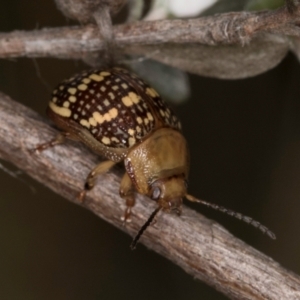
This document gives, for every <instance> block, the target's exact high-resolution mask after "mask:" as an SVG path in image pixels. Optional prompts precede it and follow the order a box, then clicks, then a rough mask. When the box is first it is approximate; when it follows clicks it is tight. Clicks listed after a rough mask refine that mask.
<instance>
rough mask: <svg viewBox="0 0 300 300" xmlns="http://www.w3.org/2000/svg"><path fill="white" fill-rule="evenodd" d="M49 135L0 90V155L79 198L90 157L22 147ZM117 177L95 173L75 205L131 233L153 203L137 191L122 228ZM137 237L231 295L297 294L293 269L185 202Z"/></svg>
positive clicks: (81, 151) (64, 149)
mask: <svg viewBox="0 0 300 300" xmlns="http://www.w3.org/2000/svg"><path fill="white" fill-rule="evenodd" d="M56 134H57V132H56V131H55V130H54V129H53V128H52V127H50V126H49V125H48V124H47V123H46V122H45V121H44V120H43V119H42V118H41V117H40V116H39V115H37V114H36V113H35V112H33V111H32V110H30V109H28V108H26V107H24V106H22V105H21V104H18V103H16V102H14V101H13V100H11V99H10V98H9V97H8V96H6V95H4V94H0V157H1V158H3V159H5V160H8V161H10V162H12V163H14V164H15V165H16V166H18V167H19V168H20V169H22V170H24V171H26V172H27V173H28V174H29V175H30V176H32V177H33V178H35V179H36V180H38V181H39V182H41V183H42V184H44V185H46V186H48V187H49V188H51V189H52V190H54V191H55V192H57V193H58V194H60V195H62V196H64V197H65V198H67V199H68V200H70V201H72V202H75V203H77V204H79V203H78V201H77V200H76V195H77V194H78V191H80V190H81V188H82V186H83V182H84V179H85V176H86V175H87V174H88V172H89V171H90V169H91V168H92V167H93V166H94V165H95V163H96V162H97V160H98V158H97V157H96V156H95V155H94V154H92V153H91V152H90V151H89V150H88V149H86V148H84V147H83V146H81V147H78V146H77V147H75V146H74V145H73V144H72V143H71V142H69V143H66V144H65V145H60V146H56V147H54V148H52V149H48V150H46V151H44V152H43V153H42V154H40V155H36V154H32V153H31V151H30V149H33V148H34V147H35V146H36V145H37V144H39V143H43V142H45V141H49V140H50V139H51V138H53V137H54V136H55V135H56ZM77 145H78V144H77ZM119 182H120V170H118V169H116V170H114V171H113V172H110V173H108V174H106V175H103V176H101V177H100V178H99V180H98V184H97V185H96V187H95V188H94V189H93V190H92V191H91V192H90V193H89V195H88V197H87V199H86V201H85V202H84V204H83V206H84V207H86V208H87V209H89V210H91V211H92V212H94V213H95V214H96V215H98V216H99V217H101V218H103V219H105V220H107V221H108V222H110V223H112V224H113V225H114V226H116V227H118V228H120V229H122V230H124V231H126V232H128V233H129V234H130V235H132V236H133V235H135V234H136V233H137V231H138V230H139V229H140V227H141V226H142V224H143V223H144V222H145V221H146V219H147V218H148V216H149V215H150V214H151V212H152V211H153V209H154V203H152V202H150V201H149V200H148V199H147V198H144V197H141V196H139V197H138V199H137V200H138V201H137V205H136V206H135V207H134V213H133V217H132V223H130V224H129V225H128V226H127V227H126V228H124V227H122V224H121V221H120V216H121V215H122V213H123V210H124V203H123V201H122V200H121V199H120V197H119V195H118V186H119ZM141 243H144V244H145V245H146V246H147V247H149V248H150V249H153V250H154V251H156V252H158V253H160V254H161V255H163V256H165V257H166V258H168V259H170V260H171V261H173V262H174V263H175V264H177V265H179V266H180V267H181V268H183V269H184V270H185V271H186V272H187V273H189V274H190V275H192V276H193V277H195V278H197V279H200V280H203V281H204V282H206V283H207V284H209V285H211V286H213V287H215V288H216V289H217V290H219V291H221V292H223V293H224V294H225V295H227V296H228V297H230V298H231V299H239V300H240V299H274V300H278V299H289V300H293V299H295V300H296V299H300V278H299V277H298V276H297V275H295V274H293V273H292V272H290V271H287V270H285V269H284V268H282V267H281V266H280V265H279V264H278V263H276V262H275V261H273V260H272V259H271V258H269V257H267V256H265V255H264V254H262V253H260V252H258V251H257V250H255V249H253V248H252V247H250V246H248V245H246V244H245V243H244V242H242V241H240V240H238V239H237V238H235V237H233V236H232V235H231V234H230V233H229V232H227V231H226V230H225V229H224V228H223V227H221V226H220V225H219V224H217V223H216V222H214V221H211V220H208V219H206V218H205V217H203V216H202V215H200V214H197V213H195V212H194V211H192V210H190V209H188V208H186V207H184V213H183V216H181V217H178V216H173V215H168V214H165V213H161V214H160V215H159V217H158V220H157V222H156V223H155V225H153V226H150V227H149V228H148V229H147V230H146V232H145V234H144V236H143V237H142V239H141ZM137 251H138V250H137Z"/></svg>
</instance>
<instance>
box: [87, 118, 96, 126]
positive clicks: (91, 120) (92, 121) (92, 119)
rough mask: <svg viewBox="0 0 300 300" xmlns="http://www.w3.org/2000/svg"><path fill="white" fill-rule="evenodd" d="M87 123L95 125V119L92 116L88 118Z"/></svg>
mask: <svg viewBox="0 0 300 300" xmlns="http://www.w3.org/2000/svg"><path fill="white" fill-rule="evenodd" d="M89 123H90V124H91V125H92V126H97V121H96V120H95V119H94V118H89Z"/></svg>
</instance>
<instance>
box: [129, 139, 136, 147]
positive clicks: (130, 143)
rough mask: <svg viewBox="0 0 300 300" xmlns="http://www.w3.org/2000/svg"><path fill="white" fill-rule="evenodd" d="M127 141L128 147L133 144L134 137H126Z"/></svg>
mask: <svg viewBox="0 0 300 300" xmlns="http://www.w3.org/2000/svg"><path fill="white" fill-rule="evenodd" d="M128 142H129V146H130V147H131V146H133V145H134V144H135V138H133V137H130V138H129V139H128Z"/></svg>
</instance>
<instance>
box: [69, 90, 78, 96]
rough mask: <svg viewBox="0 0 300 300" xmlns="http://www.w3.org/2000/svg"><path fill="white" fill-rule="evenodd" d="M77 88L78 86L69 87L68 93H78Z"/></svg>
mask: <svg viewBox="0 0 300 300" xmlns="http://www.w3.org/2000/svg"><path fill="white" fill-rule="evenodd" d="M76 91H77V89H76V88H68V93H69V94H71V95H74V94H75V93H76Z"/></svg>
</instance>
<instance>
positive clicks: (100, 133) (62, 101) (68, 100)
mask: <svg viewBox="0 0 300 300" xmlns="http://www.w3.org/2000/svg"><path fill="white" fill-rule="evenodd" d="M49 108H50V109H51V110H52V112H54V113H55V114H57V115H59V116H60V117H63V118H70V119H72V120H73V121H74V122H76V123H78V124H80V125H81V126H82V127H84V128H86V129H87V130H89V132H90V133H91V134H92V135H93V136H94V138H95V139H96V140H98V141H99V142H101V143H102V144H104V145H105V146H108V147H114V148H128V147H132V146H133V145H135V144H136V143H138V142H139V141H141V139H142V138H144V137H146V136H147V135H148V134H149V133H151V132H152V131H153V130H154V129H156V128H159V127H162V126H164V127H166V126H167V127H172V128H174V129H177V130H181V125H180V122H179V121H178V119H177V117H176V116H175V115H174V114H173V112H172V111H171V109H170V108H169V107H168V106H167V105H166V103H165V102H164V101H163V100H162V99H161V97H160V96H159V95H158V94H157V92H156V91H155V90H154V89H153V88H151V87H150V86H149V85H147V84H146V83H145V82H144V81H143V80H141V79H140V78H138V77H137V76H136V75H134V74H132V73H130V72H128V71H127V70H125V69H121V68H112V69H109V70H91V71H88V72H83V73H81V74H78V75H76V76H74V77H72V78H70V79H68V80H65V81H64V82H63V83H61V84H60V85H59V86H58V87H57V88H56V89H55V90H54V91H53V93H52V100H51V101H50V103H49Z"/></svg>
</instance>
